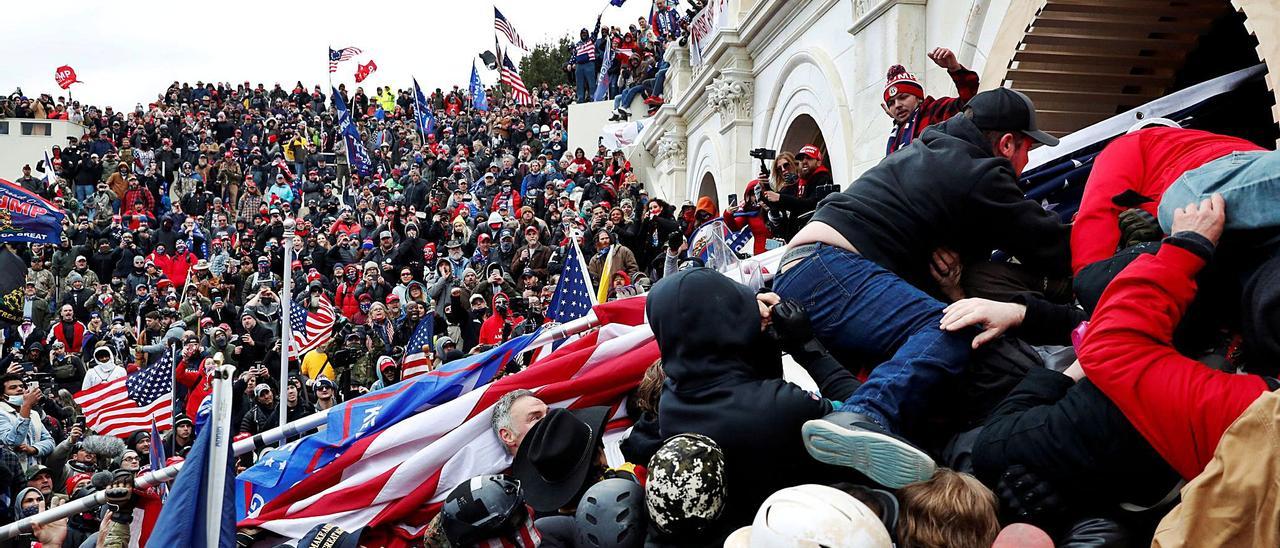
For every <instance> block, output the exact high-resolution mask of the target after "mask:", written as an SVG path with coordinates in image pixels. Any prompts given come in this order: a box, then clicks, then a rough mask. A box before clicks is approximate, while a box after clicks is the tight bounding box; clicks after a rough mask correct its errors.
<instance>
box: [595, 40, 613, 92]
mask: <svg viewBox="0 0 1280 548" xmlns="http://www.w3.org/2000/svg"><path fill="white" fill-rule="evenodd" d="M612 65H613V40H606V41H605V43H604V54H603V55H602V56H601V58H600V75H599V76H598V77H597V78H596V93H595V95H593V96H591V100H592V101H603V100H605V99H606V98H608V97H609V67H611V66H612Z"/></svg>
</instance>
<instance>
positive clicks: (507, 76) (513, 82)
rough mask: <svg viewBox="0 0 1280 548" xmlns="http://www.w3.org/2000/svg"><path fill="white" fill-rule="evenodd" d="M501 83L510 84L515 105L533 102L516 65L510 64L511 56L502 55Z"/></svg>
mask: <svg viewBox="0 0 1280 548" xmlns="http://www.w3.org/2000/svg"><path fill="white" fill-rule="evenodd" d="M502 83H504V84H506V85H508V86H511V96H512V98H513V99H515V100H516V104H517V105H532V104H533V96H532V95H529V88H526V87H524V80H522V79H521V78H520V73H519V72H517V71H516V66H515V65H513V64H511V58H510V57H506V56H503V57H502Z"/></svg>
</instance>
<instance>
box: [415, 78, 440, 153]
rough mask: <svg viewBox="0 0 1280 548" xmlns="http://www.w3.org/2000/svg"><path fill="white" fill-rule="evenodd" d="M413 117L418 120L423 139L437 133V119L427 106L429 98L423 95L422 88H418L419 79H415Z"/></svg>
mask: <svg viewBox="0 0 1280 548" xmlns="http://www.w3.org/2000/svg"><path fill="white" fill-rule="evenodd" d="M413 115H414V117H415V118H417V120H418V132H419V133H421V134H422V138H423V139H426V138H427V135H430V134H432V133H435V132H436V117H435V115H434V114H432V113H431V107H430V106H429V105H428V104H427V96H426V95H423V94H422V88H421V87H418V79H417V78H414V79H413Z"/></svg>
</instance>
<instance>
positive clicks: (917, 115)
mask: <svg viewBox="0 0 1280 548" xmlns="http://www.w3.org/2000/svg"><path fill="white" fill-rule="evenodd" d="M947 74H950V75H951V81H952V82H955V84H956V91H958V92H959V93H958V95H959V97H943V98H941V99H935V98H933V97H932V96H930V97H925V98H924V100H923V101H921V102H920V106H918V107H916V111H915V112H913V113H911V118H910V119H908V120H907V121H906V123H903V124H901V125H898V124H894V126H893V131H891V132H890V133H889V144H888V146H887V147H886V149H885V153H884V154H885V156H888V155H890V154H893V153H894V152H896V151H897V150H899V149H901V148H902V147H905V146H907V145H909V144H911V141H913V140H915V138H916V137H919V136H920V134H921V133H924V128H927V127H929V126H931V125H933V124H937V123H939V122H944V121H946V120H947V119H948V118H950V117H952V116H955V115H956V114H959V113H960V111H961V110H964V106H965V105H966V104H968V103H969V99H972V98H973V96H974V95H976V94H977V93H978V73H976V72H973V71H971V70H968V69H961V70H957V71H955V72H948V73H947Z"/></svg>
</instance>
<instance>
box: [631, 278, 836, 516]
mask: <svg viewBox="0 0 1280 548" xmlns="http://www.w3.org/2000/svg"><path fill="white" fill-rule="evenodd" d="M648 307H649V308H648V316H649V324H650V326H651V327H652V328H653V332H654V335H655V337H656V338H657V341H658V348H659V349H660V350H661V352H662V362H663V366H662V368H663V370H664V371H665V372H666V374H667V380H666V383H665V385H664V387H663V390H662V398H661V400H660V401H659V404H658V417H659V418H658V423H659V428H660V430H661V434H662V438H663V439H666V438H668V437H670V436H673V435H675V434H680V433H685V432H694V433H698V434H703V435H705V436H708V437H710V438H711V439H713V440H715V441H716V443H717V444H719V445H720V448H721V450H722V451H724V455H725V466H726V474H725V475H726V482H727V483H728V485H727V489H728V492H729V494H730V495H729V497H728V505H727V507H726V508H725V513H724V514H723V515H722V517H721V521H722V523H723V525H725V526H729V527H737V526H741V525H749V524H750V523H751V520H752V518H753V517H754V516H755V512H756V509H757V508H759V507H760V503H762V502H764V499H765V498H767V497H768V496H769V495H770V494H773V492H774V491H777V490H778V489H781V488H784V487H789V486H793V485H800V484H804V483H824V484H825V483H830V482H832V481H838V480H839V479H840V478H841V477H844V476H848V475H849V472H848V470H847V469H840V468H833V467H829V466H827V465H823V464H820V463H819V462H818V461H816V460H814V459H813V458H811V457H810V456H809V454H808V452H807V451H806V450H805V447H804V443H803V441H802V439H801V435H800V427H801V426H802V425H803V424H804V423H805V421H808V420H811V419H817V418H821V417H822V416H824V415H826V414H827V413H830V412H831V411H832V410H833V405H832V402H831V401H830V400H827V399H824V398H822V397H819V396H817V395H815V394H811V393H809V392H806V391H804V390H803V389H801V388H800V387H798V386H796V385H794V384H791V383H788V382H787V381H784V380H782V361H781V352H780V350H779V348H778V347H777V346H776V343H774V342H773V341H772V340H771V339H770V338H769V337H768V336H767V335H765V334H764V333H762V332H761V330H760V312H759V307H758V305H757V304H756V299H755V295H754V294H752V292H751V290H750V289H748V288H747V287H746V286H743V285H740V284H738V283H735V282H733V281H732V280H730V279H729V278H726V277H725V276H724V275H722V274H720V273H718V272H716V271H714V270H712V269H709V268H697V269H692V270H686V271H683V272H680V273H677V274H674V275H672V276H670V277H667V278H663V279H662V280H661V281H659V282H658V283H657V284H656V285H654V287H653V291H651V292H650V293H649V300H648ZM807 367H808V369H809V371H810V374H811V375H812V376H813V377H814V380H815V381H817V383H818V386H819V388H820V389H821V390H823V391H824V394H825V395H826V396H827V397H829V398H831V399H834V400H844V399H846V398H847V397H848V396H849V395H850V394H851V393H852V392H853V389H854V388H855V387H856V386H857V383H856V381H854V379H853V376H852V375H851V374H850V373H849V372H847V371H845V370H844V369H842V368H840V366H839V364H838V363H836V362H835V361H834V360H831V359H829V357H828V358H827V359H825V360H819V361H818V362H817V363H811V364H808V366H807Z"/></svg>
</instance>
